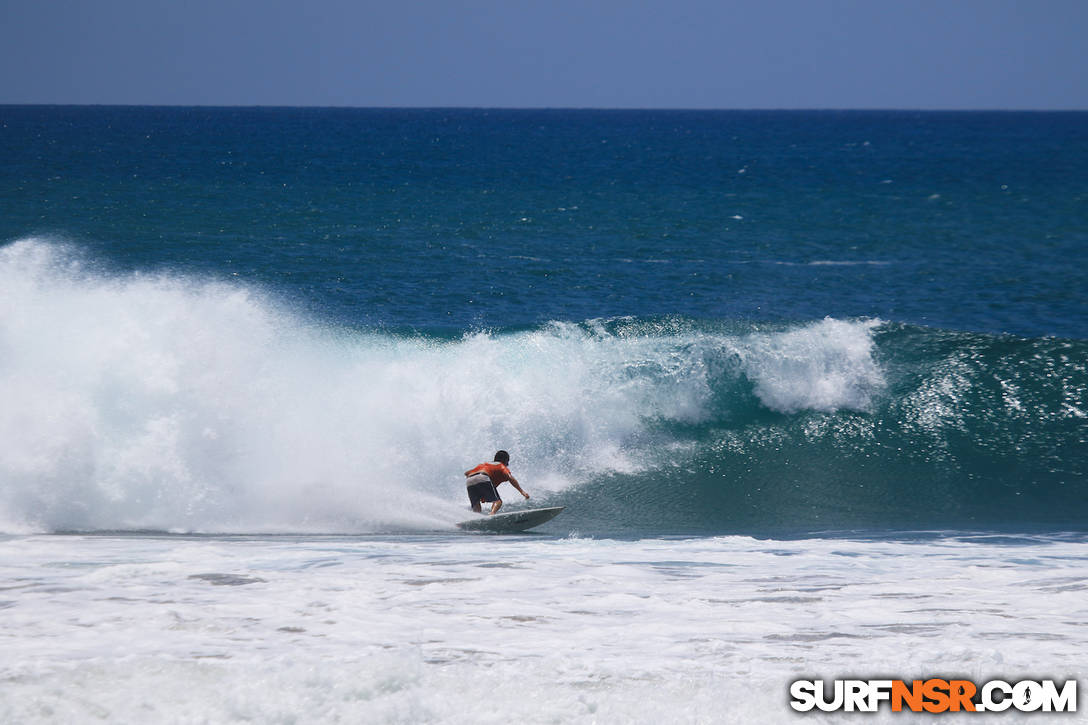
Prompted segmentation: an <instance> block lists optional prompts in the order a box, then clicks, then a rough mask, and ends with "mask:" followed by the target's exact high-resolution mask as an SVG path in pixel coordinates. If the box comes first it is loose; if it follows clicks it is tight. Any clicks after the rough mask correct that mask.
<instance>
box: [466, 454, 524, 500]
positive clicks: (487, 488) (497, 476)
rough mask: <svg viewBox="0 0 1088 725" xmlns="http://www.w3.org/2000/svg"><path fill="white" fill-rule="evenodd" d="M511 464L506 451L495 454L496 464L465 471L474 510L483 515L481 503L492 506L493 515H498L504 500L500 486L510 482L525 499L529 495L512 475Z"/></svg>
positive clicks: (484, 464)
mask: <svg viewBox="0 0 1088 725" xmlns="http://www.w3.org/2000/svg"><path fill="white" fill-rule="evenodd" d="M509 463H510V454H509V453H507V452H506V451H498V452H496V453H495V462H494V463H481V464H480V465H478V466H476V467H475V468H473V469H471V470H468V471H465V477H466V481H465V485H466V486H467V487H468V500H469V502H470V503H471V504H472V510H473V511H475V512H476V513H482V511H481V509H480V502H481V501H482V502H483V503H489V504H491V513H493V514H494V513H497V512H498V510H499V509H501V508H502V499H501V498H499V491H498V485H499V484H500V483H505V482H507V481H509V482H510V483H511V485H513V487H514V488H516V489H517V490H518V492H519V493H520V494H521V495H522V496H524V497H525V498H529V494H527V493H525V491H523V490H522V488H521V486H520V485H519V484H518V479H516V478H514V476H513V474H511V473H510V469H509V468H507V465H508V464H509Z"/></svg>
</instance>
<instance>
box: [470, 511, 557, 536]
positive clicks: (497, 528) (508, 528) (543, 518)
mask: <svg viewBox="0 0 1088 725" xmlns="http://www.w3.org/2000/svg"><path fill="white" fill-rule="evenodd" d="M564 508H565V507H564V506H553V507H551V508H546V509H524V510H522V511H511V512H509V513H498V514H495V515H494V516H488V515H486V514H481V515H480V516H477V517H475V518H472V519H469V520H468V521H462V522H461V523H459V524H457V527H458V528H460V529H464V530H465V531H485V532H488V533H492V534H513V533H517V532H518V531H526V530H528V529H531V528H533V527H534V526H540V525H541V524H543V523H545V522H547V521H551V520H552V519H554V518H555V517H556V516H558V515H559V512H560V511H562V510H563V509H564Z"/></svg>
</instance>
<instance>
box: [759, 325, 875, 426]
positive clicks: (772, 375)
mask: <svg viewBox="0 0 1088 725" xmlns="http://www.w3.org/2000/svg"><path fill="white" fill-rule="evenodd" d="M878 325H880V322H879V321H878V320H872V321H868V322H860V323H859V322H843V321H841V320H832V319H830V318H829V319H825V320H823V321H821V322H817V323H813V324H810V325H807V326H805V327H802V328H800V329H796V330H791V331H788V332H776V333H773V334H763V335H752V336H750V337H748V338H746V339H745V340H744V343H743V345H742V346H741V349H740V351H739V353H738V354H739V355H740V356H741V358H742V360H743V361H744V367H745V371H746V372H747V374H748V376H749V377H750V378H751V379H752V380H753V381H754V382H755V389H756V395H758V396H759V399H760V400H761V401H762V402H763V404H764V405H766V406H767V407H768V408H771V409H772V410H776V411H778V412H781V413H793V412H796V411H798V410H818V411H828V412H830V411H835V410H840V409H844V408H845V409H851V410H860V411H864V410H868V409H869V408H870V407H871V405H872V402H873V397H874V395H876V394H877V393H879V392H880V391H881V390H883V388H884V386H885V381H884V374H883V371H882V370H881V369H880V367H879V365H877V363H876V361H875V360H874V358H873V339H872V335H871V332H872V330H873V328H875V327H877V326H878Z"/></svg>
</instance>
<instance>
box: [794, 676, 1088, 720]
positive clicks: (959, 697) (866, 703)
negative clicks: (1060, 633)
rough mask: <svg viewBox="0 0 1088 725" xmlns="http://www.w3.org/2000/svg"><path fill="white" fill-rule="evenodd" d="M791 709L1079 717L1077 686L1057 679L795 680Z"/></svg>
mask: <svg viewBox="0 0 1088 725" xmlns="http://www.w3.org/2000/svg"><path fill="white" fill-rule="evenodd" d="M790 698H791V699H790V707H792V708H793V709H794V710H797V711H799V712H809V711H810V710H813V709H818V710H822V711H824V712H835V711H837V710H842V711H845V712H876V711H877V710H878V709H880V707H881V705H883V704H885V703H887V704H888V705H890V706H891V709H892V712H902V711H904V710H908V711H910V712H1004V711H1005V710H1008V709H1009V708H1013V709H1015V710H1018V711H1020V712H1076V711H1077V681H1076V680H1067V681H1066V682H1063V683H1062V684H1061V685H1060V686H1059V685H1058V684H1057V683H1056V682H1055V681H1054V680H1021V681H1020V682H1015V683H1009V682H1005V681H1004V680H990V681H989V682H985V683H983V684H982V685H981V686H979V685H976V684H975V683H974V682H971V681H970V680H945V679H941V678H936V677H934V678H930V679H928V680H912V681H910V682H906V681H904V680H834V681H833V682H832V683H827V682H824V681H823V680H797V681H795V682H793V683H791V684H790Z"/></svg>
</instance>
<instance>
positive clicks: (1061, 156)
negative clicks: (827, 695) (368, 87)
mask: <svg viewBox="0 0 1088 725" xmlns="http://www.w3.org/2000/svg"><path fill="white" fill-rule="evenodd" d="M1086 292H1088V113H1079V112H1071V113H1044V112H1036V113H997V112H964V113H948V112H905V111H898V112H876V111H820V112H805V111H718V112H711V111H595V110H559V109H556V110H493V109H315V108H305V109H303V108H173V107H171V108H158V107H154V108H152V107H148V108H144V107H62V106H57V107H45V106H0V643H2V645H3V646H2V651H3V652H4V656H3V657H0V721H3V722H13V723H15V722H18V723H54V722H72V723H77V722H78V723H83V722H111V723H112V722H118V723H137V722H139V723H143V722H149V721H155V722H165V723H228V722H229V723H234V722H262V723H264V722H268V723H303V722H305V723H310V722H319V723H324V722H328V723H336V722H367V723H489V722H495V723H497V722H508V721H519V722H526V723H663V722H664V723H750V722H784V721H793V720H799V721H804V720H809V721H814V722H825V721H826V722H833V721H834V722H838V721H841V720H849V719H851V718H858V717H861V718H864V719H866V720H869V721H878V722H884V721H888V722H898V721H907V722H909V721H914V720H915V719H916V718H915V717H914V716H912V715H911V714H909V713H900V712H893V711H891V708H890V707H889V706H888V704H887V703H885V705H884V706H883V708H882V709H881V711H880V712H879V713H878V714H877V715H876V716H872V715H869V716H866V715H860V714H857V713H844V712H841V711H840V712H821V711H813V712H809V713H800V712H797V711H795V710H794V709H793V708H792V707H791V705H790V700H791V697H790V683H791V682H793V681H795V680H799V679H823V680H825V681H827V682H829V683H830V681H832V680H837V679H851V678H860V679H904V680H908V681H910V680H912V679H923V680H924V679H927V678H944V679H949V678H964V679H969V680H971V681H973V682H976V683H979V684H981V683H984V682H987V681H990V680H994V679H1001V680H1006V681H1008V682H1017V681H1022V680H1041V679H1046V678H1050V679H1055V680H1059V681H1065V680H1078V681H1079V682H1080V686H1081V695H1082V699H1083V695H1084V694H1085V692H1086V691H1085V689H1084V685H1085V679H1084V678H1085V676H1086V674H1088V671H1086V669H1085V666H1084V655H1083V653H1084V651H1085V649H1086V646H1088V633H1086V631H1085V628H1084V626H1083V624H1082V623H1083V622H1084V621H1086V620H1088V598H1086V597H1085V593H1086V592H1088V523H1086V522H1088V441H1086V438H1088V423H1086V416H1088V392H1086V389H1088V312H1086V308H1085V304H1084V300H1085V293H1086ZM500 448H502V449H506V450H508V451H510V454H511V459H512V460H511V464H510V467H511V470H512V471H513V473H514V474H515V475H516V476H517V478H518V479H519V481H520V482H521V484H522V486H523V487H524V488H525V490H526V491H527V492H529V493H530V494H531V496H532V498H531V500H530V501H528V502H522V501H521V500H520V496H517V495H516V492H513V491H511V490H510V487H509V486H508V485H504V486H502V487H500V493H502V494H503V496H504V498H505V500H506V506H507V508H508V509H510V510H513V509H517V508H519V507H527V506H535V505H540V506H565V507H566V510H565V511H564V512H563V514H562V515H560V516H559V517H558V518H556V519H554V520H553V521H551V522H549V523H547V524H545V525H544V526H542V527H540V528H539V529H535V530H534V531H532V532H528V533H526V534H521V535H516V536H490V535H474V534H466V533H463V532H461V531H460V530H458V529H457V528H456V526H455V523H456V522H458V521H460V520H462V519H465V518H468V517H469V516H471V515H472V514H471V512H470V511H469V510H468V500H467V497H466V495H465V489H464V476H463V475H462V472H463V471H465V470H467V469H469V468H471V467H473V466H475V465H476V464H477V463H479V462H481V461H484V460H490V458H491V457H492V454H493V453H494V452H495V450H497V449H500ZM1084 712H1088V709H1086V708H1085V707H1083V706H1082V707H1081V708H1080V711H1079V712H1078V713H1077V714H1076V715H1067V716H1064V718H1063V720H1064V721H1069V722H1073V721H1079V722H1088V717H1086V716H1085V715H1084V714H1083V713H1084ZM988 717H989V718H990V719H993V720H995V721H1020V720H1018V718H1021V719H1022V718H1034V719H1037V718H1039V717H1042V716H1040V715H1038V714H1037V713H1035V714H1030V715H1029V714H1027V713H1024V712H1019V711H1017V710H1015V709H1014V710H1010V711H1006V712H1005V713H1004V715H1001V714H996V713H994V714H989V715H988ZM941 718H942V719H943V720H948V721H950V722H955V721H958V720H957V718H962V719H964V720H967V721H970V716H969V715H966V714H956V713H948V714H944V715H942V716H941ZM1043 719H1047V718H1045V717H1043Z"/></svg>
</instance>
